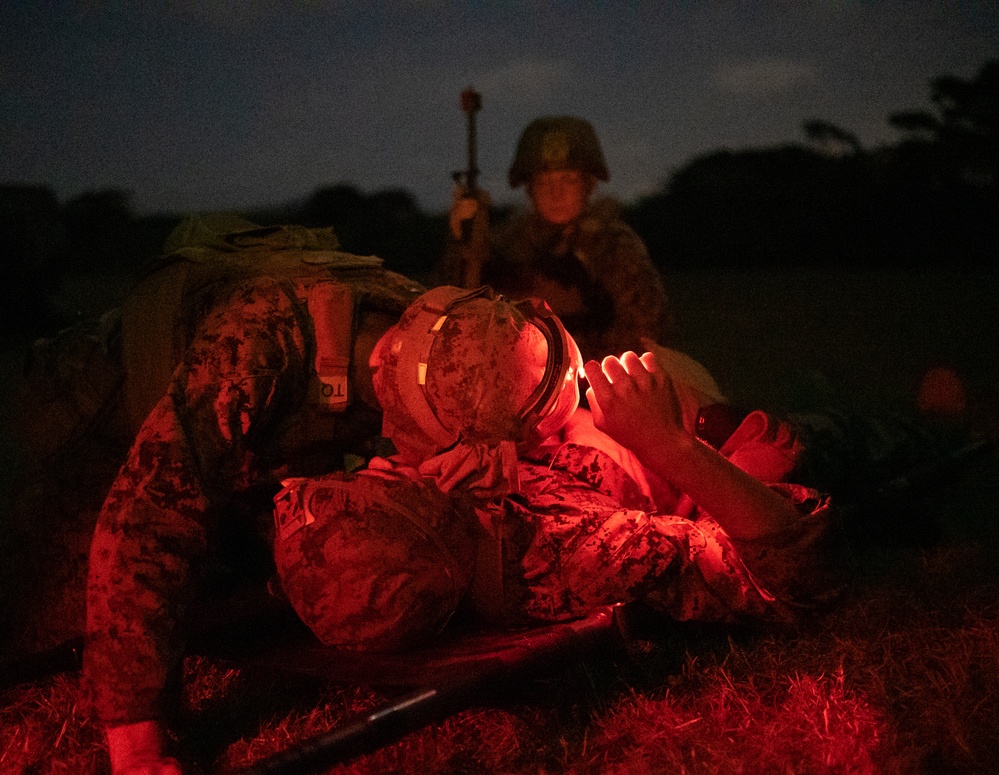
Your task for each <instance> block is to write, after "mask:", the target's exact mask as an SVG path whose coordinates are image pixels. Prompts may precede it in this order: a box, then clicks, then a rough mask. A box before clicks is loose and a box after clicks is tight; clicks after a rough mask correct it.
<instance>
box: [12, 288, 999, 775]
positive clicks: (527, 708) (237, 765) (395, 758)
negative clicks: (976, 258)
mask: <svg viewBox="0 0 999 775" xmlns="http://www.w3.org/2000/svg"><path fill="white" fill-rule="evenodd" d="M667 282H668V284H669V287H670V290H671V293H672V296H673V298H674V300H675V302H676V304H677V308H678V311H679V315H680V319H681V321H682V323H683V325H682V328H681V331H680V336H679V339H678V342H677V344H678V345H679V346H680V347H681V348H682V349H685V350H687V351H688V352H690V353H691V354H692V355H694V356H695V357H697V358H698V359H699V360H701V361H702V362H703V363H705V365H707V366H708V367H709V369H710V370H711V371H712V372H713V373H714V374H715V376H716V377H717V379H718V381H719V383H720V384H721V386H722V388H723V389H724V390H725V391H726V392H727V393H728V394H729V396H730V397H731V398H732V399H733V400H735V401H737V402H738V403H743V404H746V405H764V406H773V407H775V408H783V407H792V408H793V407H797V406H802V405H811V404H814V403H816V402H820V401H823V400H828V399H836V400H838V399H845V400H849V401H850V402H851V403H853V404H854V405H855V406H857V407H858V408H859V409H861V410H870V411H875V412H880V411H909V410H910V409H911V407H912V400H913V395H914V392H915V389H916V384H917V382H918V377H919V375H920V374H921V373H922V372H923V370H925V368H927V367H928V366H930V365H937V364H940V363H946V364H950V365H954V366H956V367H958V368H959V369H960V370H961V371H962V372H963V373H964V374H965V375H966V376H967V378H968V384H969V389H970V391H971V394H972V398H973V402H972V403H973V404H974V406H973V409H974V410H975V416H974V421H975V422H976V423H977V424H978V425H979V427H981V428H983V429H987V428H990V429H991V430H992V431H994V429H995V428H994V426H992V425H990V423H991V422H992V421H993V420H994V416H993V415H990V414H989V408H990V407H993V408H994V399H995V397H996V393H997V391H999V357H997V354H999V350H997V346H996V342H997V341H999V336H997V335H999V305H997V304H996V303H995V298H996V293H995V292H996V290H997V289H999V288H997V285H999V283H997V281H996V278H995V277H994V276H993V275H991V274H983V275H981V276H970V275H968V274H958V273H950V272H946V271H937V272H933V273H926V272H923V273H900V272H882V271H869V272H844V271H833V270H828V271H820V270H807V271H805V270H802V271H800V272H793V273H782V274H780V275H771V274H768V273H765V272H746V273H740V274H736V273H721V272H718V273H707V272H705V273H684V274H682V275H681V274H675V275H670V276H667ZM13 349H14V351H15V352H13V353H8V355H9V356H10V358H11V359H16V354H17V353H16V349H17V348H16V347H14V348H13ZM990 418H991V419H990ZM5 419H7V420H10V419H12V418H10V417H7V418H5ZM4 444H5V446H4V451H5V454H6V455H7V456H8V458H14V457H16V454H17V450H16V447H15V446H14V445H13V444H12V443H11V442H9V440H8V439H5V442H4ZM997 463H999V459H997V454H996V453H995V452H994V451H993V452H990V453H989V454H987V455H984V456H981V457H978V458H976V459H975V460H974V461H972V462H971V463H969V464H968V466H967V467H966V469H965V470H964V471H963V472H962V473H961V475H960V476H959V477H956V478H954V479H953V480H952V481H950V482H949V484H948V485H947V486H942V487H940V488H937V489H935V490H934V491H932V492H930V493H926V494H923V495H921V496H920V497H919V498H917V499H915V500H914V501H913V502H912V503H908V504H906V506H905V508H904V509H901V510H900V511H899V513H897V514H894V515H893V519H892V520H891V521H890V523H889V522H888V521H887V520H888V515H887V514H879V513H875V514H869V515H866V516H865V517H864V518H863V519H862V520H860V519H858V520H857V521H855V522H853V523H852V528H851V535H852V537H853V542H854V546H855V549H856V580H855V584H854V586H853V588H852V590H851V592H850V593H849V595H848V596H847V598H846V599H845V600H844V601H842V603H841V604H840V605H839V606H838V607H837V608H836V609H835V610H833V611H831V612H830V613H828V614H827V615H825V616H823V617H821V618H819V619H816V620H813V621H809V622H807V623H804V624H802V625H800V626H796V627H794V628H782V629H769V628H760V627H732V628H728V627H725V628H723V627H713V626H703V625H682V626H681V625H676V624H667V623H657V626H656V627H654V628H653V629H652V630H649V631H640V632H639V637H635V638H633V639H631V640H629V641H627V642H624V643H619V644H617V645H616V646H608V647H607V648H603V649H599V650H596V651H592V652H589V653H585V654H577V655H575V656H574V657H573V656H568V655H567V656H566V658H565V659H564V660H563V664H562V665H561V666H560V667H559V668H558V669H552V670H550V671H548V672H546V673H543V674H541V675H537V676H534V677H530V678H525V679H524V680H522V681H506V682H504V684H503V685H502V686H499V687H495V688H494V689H493V690H490V691H485V692H483V693H482V694H481V695H480V696H477V697H475V698H472V699H471V700H470V701H469V702H468V703H467V704H466V706H465V707H463V708H462V709H460V710H458V712H456V713H454V714H453V715H450V716H449V717H448V718H447V719H446V720H444V721H442V722H440V723H434V724H431V725H430V726H428V727H426V728H424V729H422V730H420V731H417V732H415V733H412V734H409V735H407V736H405V737H404V738H403V739H401V740H399V741H398V742H394V743H391V744H389V745H386V746H385V747H383V748H381V749H380V750H378V751H377V752H374V753H371V754H367V755H364V756H361V757H359V758H356V759H354V760H351V761H348V762H345V763H343V764H341V765H339V766H337V767H334V768H332V769H330V771H331V772H343V773H358V774H359V773H386V772H393V773H396V772H397V773H414V774H415V773H421V774H422V773H441V774H444V773H455V774H457V773H479V772H482V773H485V772H490V773H492V772H496V773H511V774H513V773H524V774H525V775H526V774H527V773H530V774H531V775H538V774H539V773H552V774H554V773H573V774H574V775H590V774H591V773H592V774H593V775H596V773H601V774H603V773H621V774H622V775H624V774H625V773H628V774H629V775H631V774H632V773H691V774H694V773H698V774H700V773H703V774H705V775H707V774H708V773H711V774H714V773H725V774H726V775H730V774H739V773H745V774H746V775H750V774H756V773H775V774H779V775H791V774H792V773H793V774H795V775H802V774H804V773H886V774H887V773H891V774H894V773H898V775H910V774H917V773H926V774H927V775H935V774H936V773H969V774H971V773H976V774H977V773H991V772H999V574H997V573H996V571H995V557H996V552H997V549H999V508H997V506H996V499H997V497H999V479H997V476H996V472H997V470H999V468H997ZM8 470H9V467H8ZM9 517H10V515H8V518H9ZM927 526H935V527H936V528H937V529H938V530H939V534H938V535H937V536H936V540H933V541H930V540H928V537H927V533H926V530H927ZM299 667H301V666H299ZM185 687H186V694H185V711H184V718H183V724H182V726H181V727H180V728H179V730H178V733H179V736H180V742H181V743H182V744H183V747H184V748H185V750H187V751H188V752H190V754H191V755H192V757H193V758H194V759H195V760H196V762H197V764H198V766H199V767H200V768H201V771H203V772H218V773H238V772H241V771H242V770H244V769H246V768H248V767H250V766H251V765H252V764H254V763H255V762H261V761H262V760H265V759H266V757H268V756H270V755H272V754H274V753H276V752H278V751H281V750H285V749H287V748H289V747H290V746H293V745H295V744H296V743H300V742H303V741H305V740H308V739H310V738H311V737H312V736H314V735H318V734H322V733H325V732H327V731H329V730H331V729H335V728H338V727H340V726H342V725H343V724H344V723H346V722H347V721H348V720H351V719H353V718H354V716H355V714H357V713H368V712H370V711H372V710H373V709H376V708H378V707H380V705H381V704H382V703H383V702H385V701H386V700H388V699H390V698H391V697H392V696H394V692H395V691H396V690H392V689H387V688H384V687H380V686H378V685H377V684H376V682H374V681H359V680H351V681H338V680H332V679H316V678H314V677H306V676H303V675H301V674H300V671H298V670H296V669H295V665H289V664H287V663H285V664H282V663H281V662H280V661H278V662H275V663H274V664H271V665H269V666H267V665H261V664H259V663H253V664H249V663H246V662H245V661H242V662H241V661H240V660H234V659H226V658H222V657H219V656H211V657H208V656H204V655H192V656H190V657H189V658H188V659H187V660H186V662H185ZM106 766H107V765H106V758H105V754H104V752H103V749H102V745H101V742H100V740H99V736H98V735H97V733H96V731H95V730H94V728H93V727H92V726H91V725H90V723H89V722H88V721H87V719H86V717H85V714H84V711H83V704H82V700H81V697H80V692H79V677H78V675H77V673H75V672H73V671H68V672H64V673H60V674H58V675H54V676H50V677H47V678H42V679H38V680H34V681H30V682H24V683H20V684H16V685H14V686H11V687H8V688H6V689H5V690H4V691H3V693H2V695H0V773H33V774H36V773H37V774H42V773H100V772H104V771H106Z"/></svg>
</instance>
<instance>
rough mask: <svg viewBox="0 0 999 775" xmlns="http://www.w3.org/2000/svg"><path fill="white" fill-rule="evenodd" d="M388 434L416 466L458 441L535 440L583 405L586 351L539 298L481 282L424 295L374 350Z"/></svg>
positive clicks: (375, 377)
mask: <svg viewBox="0 0 999 775" xmlns="http://www.w3.org/2000/svg"><path fill="white" fill-rule="evenodd" d="M371 367H372V371H373V382H374V388H375V393H376V395H377V397H378V401H379V403H380V404H381V406H382V434H383V435H384V436H386V437H388V438H389V439H391V440H392V441H393V443H394V444H395V446H396V449H397V450H398V452H399V454H400V455H402V456H403V458H405V459H407V460H409V461H410V462H411V463H415V464H418V463H420V462H422V461H423V460H426V459H427V458H429V457H431V456H433V455H436V454H439V453H441V452H443V451H445V450H447V449H449V448H451V447H452V446H454V445H455V444H456V443H458V442H467V443H473V444H474V443H480V442H481V443H486V444H496V443H499V442H502V441H513V442H515V443H528V444H529V443H533V442H537V441H540V440H541V439H543V438H546V437H547V436H549V435H551V434H552V433H554V432H555V431H557V430H558V429H559V428H561V427H562V425H564V423H565V422H566V420H567V419H568V418H569V416H570V415H571V414H572V413H573V412H574V411H575V409H576V407H577V406H578V404H579V387H578V384H577V375H578V374H579V372H580V369H581V368H582V357H581V355H580V353H579V348H578V347H577V346H576V343H575V341H574V340H573V339H572V337H571V336H570V335H569V333H568V332H567V331H566V330H565V327H564V326H563V325H562V322H561V321H560V320H559V319H558V317H557V316H556V315H555V314H554V313H553V312H552V311H551V309H550V308H549V307H548V305H547V304H546V303H545V302H543V301H541V300H539V299H525V300H522V301H517V302H511V301H508V300H507V299H505V298H504V297H503V296H499V295H497V294H496V293H495V292H494V291H493V289H492V288H490V287H488V286H483V287H481V288H478V289H476V290H471V291H469V290H467V289H464V288H457V287H454V286H441V287H438V288H434V289H433V290H431V291H428V292H427V293H425V294H423V295H422V296H420V297H419V298H418V299H417V300H416V301H415V302H414V303H413V304H411V305H410V306H409V308H408V309H407V310H406V312H404V313H403V315H402V317H401V318H400V320H399V322H398V323H396V324H395V325H394V326H392V328H390V329H389V330H388V331H387V332H386V333H385V334H384V335H383V336H382V338H381V339H380V340H379V342H378V345H377V346H376V347H375V350H374V352H373V353H372V356H371Z"/></svg>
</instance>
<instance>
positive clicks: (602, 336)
mask: <svg viewBox="0 0 999 775" xmlns="http://www.w3.org/2000/svg"><path fill="white" fill-rule="evenodd" d="M620 213H621V208H620V205H619V204H618V203H617V202H615V201H614V200H612V199H601V200H599V201H596V202H594V203H593V204H592V205H591V206H590V207H589V208H588V209H587V210H586V212H584V213H583V215H582V216H581V217H580V218H579V219H577V220H576V221H574V222H572V223H570V224H568V225H566V226H559V225H556V224H552V223H549V222H547V221H545V220H544V219H543V218H542V217H541V216H539V215H537V214H536V213H528V212H523V213H517V214H515V215H513V216H512V217H511V218H510V220H509V221H507V222H506V223H503V224H500V225H498V226H497V227H496V228H494V229H493V230H492V233H491V234H490V242H489V250H488V254H489V257H488V260H487V261H486V263H485V266H484V267H483V269H482V282H484V283H486V284H487V285H491V286H492V287H493V288H494V289H495V290H496V291H497V292H498V293H502V294H503V295H504V296H507V297H508V298H511V299H521V298H525V297H535V298H540V299H544V300H545V301H546V302H548V305H549V306H550V307H551V308H552V310H553V311H554V312H555V314H556V315H558V316H559V318H560V319H561V320H562V323H563V324H564V325H565V327H566V329H568V331H569V333H570V334H572V336H573V338H574V339H575V340H576V343H577V344H578V345H579V349H580V351H581V352H582V354H583V359H584V360H590V359H596V360H599V359H601V358H603V357H604V356H605V355H620V354H621V353H622V352H624V351H626V350H634V351H636V352H642V351H643V350H644V349H645V348H643V346H642V344H641V341H640V338H641V337H643V336H644V337H649V338H650V339H653V340H655V341H657V342H659V343H667V342H668V341H669V340H670V338H671V336H672V335H673V328H674V325H675V321H674V310H673V308H672V305H671V303H670V300H669V297H668V295H667V293H666V290H665V287H664V285H663V280H662V277H661V276H660V274H659V272H658V271H657V270H656V267H655V265H654V264H653V263H652V260H651V259H650V257H649V253H648V250H647V249H646V247H645V243H644V242H642V239H641V238H640V237H639V236H638V234H636V233H635V231H634V230H633V229H632V228H631V227H630V226H628V225H627V224H626V223H625V222H624V220H622V218H621V214H620ZM461 250H462V246H461V245H458V244H451V245H449V251H448V253H449V255H448V256H446V257H445V275H448V276H447V277H446V278H445V279H446V281H448V282H454V281H455V277H454V276H452V275H456V269H455V266H454V265H455V262H456V261H458V260H459V255H460V251H461Z"/></svg>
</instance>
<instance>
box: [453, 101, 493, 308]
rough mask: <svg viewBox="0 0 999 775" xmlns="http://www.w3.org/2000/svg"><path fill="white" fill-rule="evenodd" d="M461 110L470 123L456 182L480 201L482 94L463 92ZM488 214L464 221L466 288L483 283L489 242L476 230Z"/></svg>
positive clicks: (462, 245)
mask: <svg viewBox="0 0 999 775" xmlns="http://www.w3.org/2000/svg"><path fill="white" fill-rule="evenodd" d="M461 109H462V111H463V112H464V113H465V115H466V117H467V122H468V165H467V167H466V168H465V170H464V171H459V172H455V173H453V175H452V176H453V177H454V182H455V183H456V184H458V185H461V183H462V179H464V188H465V195H466V196H467V197H471V198H473V199H476V200H479V206H480V207H482V206H483V203H482V201H481V199H480V197H479V167H478V160H477V156H478V148H477V138H476V129H475V115H476V114H477V113H478V112H479V111H480V110H481V109H482V97H481V95H480V94H479V93H478V92H477V91H475V89H473V88H472V87H471V86H469V87H468V88H467V89H465V91H463V92H462V93H461ZM485 215H486V214H485V213H476V215H475V217H474V218H469V219H468V220H465V221H462V223H461V236H460V239H459V243H460V247H459V249H458V251H459V255H460V256H461V267H462V268H461V278H460V280H459V281H458V282H459V284H460V285H462V286H463V287H465V288H478V287H479V285H481V282H482V266H483V264H485V262H486V261H487V260H488V250H489V248H488V245H487V244H486V240H485V232H484V231H483V232H482V233H481V234H479V233H477V231H480V230H482V229H483V228H484V226H485V224H486V223H487V220H486V218H485V217H484V216H485Z"/></svg>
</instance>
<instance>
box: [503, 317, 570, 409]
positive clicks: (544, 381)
mask: <svg viewBox="0 0 999 775" xmlns="http://www.w3.org/2000/svg"><path fill="white" fill-rule="evenodd" d="M515 306H516V307H517V309H519V310H520V311H521V312H523V313H524V317H526V318H527V320H528V322H529V323H531V324H533V325H534V326H535V327H536V328H537V329H538V330H539V331H541V333H542V334H544V337H545V341H546V342H547V343H548V359H547V362H546V363H545V373H544V376H543V377H542V378H541V382H540V384H539V385H538V386H537V387H536V388H535V389H534V391H533V392H532V393H531V395H530V396H528V399H527V402H526V403H525V405H524V408H523V409H521V411H520V415H519V416H520V419H521V422H522V424H523V426H524V427H527V428H536V427H537V426H538V425H540V424H541V422H542V421H543V420H544V419H545V418H546V417H548V416H549V415H550V414H551V413H552V411H553V410H554V408H555V406H556V404H557V403H558V400H559V398H560V397H561V395H562V390H563V387H564V385H565V382H566V380H567V379H575V373H574V364H573V363H572V356H571V347H570V345H569V342H568V336H569V335H568V333H567V332H566V330H565V327H564V326H562V324H561V322H560V321H559V320H558V318H557V317H556V316H555V314H554V313H553V312H552V311H551V310H550V309H548V307H547V305H545V304H544V303H543V302H542V303H541V304H539V303H537V302H536V301H535V300H533V299H528V300H525V301H521V302H517V303H516V305H515Z"/></svg>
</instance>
